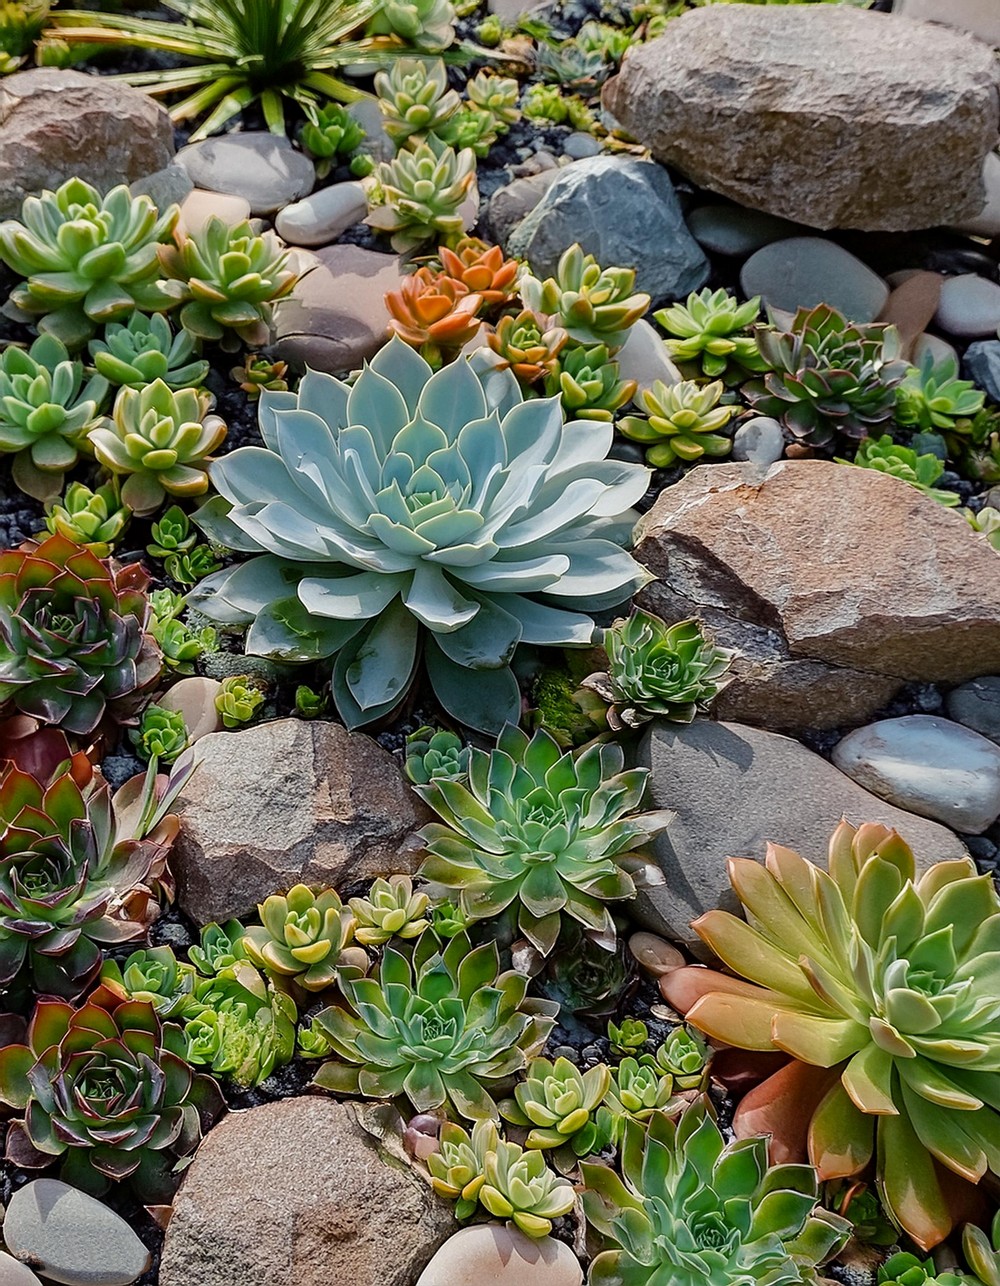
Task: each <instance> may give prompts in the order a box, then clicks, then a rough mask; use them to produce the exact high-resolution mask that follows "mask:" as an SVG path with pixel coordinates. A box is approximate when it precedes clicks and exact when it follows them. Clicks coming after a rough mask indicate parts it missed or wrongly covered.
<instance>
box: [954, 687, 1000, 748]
mask: <svg viewBox="0 0 1000 1286" xmlns="http://www.w3.org/2000/svg"><path fill="white" fill-rule="evenodd" d="M944 706H945V709H946V710H947V711H948V714H949V715H950V717H951V718H952V719H954V720H955V722H956V723H961V724H964V725H965V727H966V728H971V729H972V730H973V732H978V733H980V734H981V735H982V736H984V737H989V739H990V741H995V742H996V743H997V744H998V745H1000V675H998V674H984V675H983V676H982V678H979V679H971V680H970V681H969V682H968V683H963V684H961V685H960V686H959V687H957V688H953V689H952V691H951V692H949V693H948V695H947V697H946V698H945V702H944Z"/></svg>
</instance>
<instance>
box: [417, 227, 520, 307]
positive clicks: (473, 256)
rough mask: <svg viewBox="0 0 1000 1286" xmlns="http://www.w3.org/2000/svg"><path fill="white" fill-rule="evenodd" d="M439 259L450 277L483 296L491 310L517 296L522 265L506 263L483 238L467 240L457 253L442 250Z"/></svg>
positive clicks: (460, 245) (499, 252) (463, 241)
mask: <svg viewBox="0 0 1000 1286" xmlns="http://www.w3.org/2000/svg"><path fill="white" fill-rule="evenodd" d="M438 258H439V259H440V260H441V267H442V268H443V269H444V271H445V272H446V273H447V274H448V276H449V277H451V278H452V279H453V280H454V281H459V282H461V283H462V285H463V286H465V288H466V290H468V291H470V292H472V293H473V294H476V295H479V296H481V298H482V300H483V303H484V304H485V305H487V306H488V307H492V306H494V305H496V304H502V303H505V302H506V301H507V300H508V299H510V297H511V295H513V294H516V292H517V274H518V271H519V269H520V267H521V265H520V263H518V261H517V260H516V259H505V258H504V255H503V251H502V250H501V249H500V247H499V246H488V245H487V244H486V242H485V241H481V240H480V239H479V237H463V238H462V240H461V241H459V243H458V244H457V245H456V246H455V249H454V250H449V249H448V247H447V246H442V247H441V248H440V250H439V251H438Z"/></svg>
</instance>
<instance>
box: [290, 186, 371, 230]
mask: <svg viewBox="0 0 1000 1286" xmlns="http://www.w3.org/2000/svg"><path fill="white" fill-rule="evenodd" d="M367 213H368V198H367V197H366V196H365V190H364V188H363V187H362V186H361V184H360V183H334V184H332V185H331V186H330V187H328V188H321V189H320V190H319V192H313V193H311V194H310V195H309V196H307V197H303V199H302V200H301V201H296V202H295V203H294V204H293V205H286V206H285V208H284V209H283V210H279V211H278V217H277V219H276V220H275V223H274V227H275V231H276V232H277V234H278V236H279V237H281V239H282V240H283V241H287V242H288V244H289V245H293V246H328V245H329V244H330V243H331V242H332V241H336V240H337V238H338V237H339V236H340V235H341V233H343V232H346V231H347V229H348V228H349V227H351V225H352V224H355V223H360V222H361V220H362V219H363V218H364V217H365V215H366V214H367Z"/></svg>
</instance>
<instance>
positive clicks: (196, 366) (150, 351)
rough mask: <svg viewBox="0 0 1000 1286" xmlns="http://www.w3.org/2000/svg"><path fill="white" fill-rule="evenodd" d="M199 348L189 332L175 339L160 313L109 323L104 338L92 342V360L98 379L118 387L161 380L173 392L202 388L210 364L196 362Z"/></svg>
mask: <svg viewBox="0 0 1000 1286" xmlns="http://www.w3.org/2000/svg"><path fill="white" fill-rule="evenodd" d="M197 345H198V341H197V339H196V338H195V336H194V335H192V334H190V333H189V332H188V331H186V330H182V331H180V333H179V334H177V335H175V334H174V332H173V330H172V329H171V326H170V322H169V321H167V319H166V317H164V316H163V315H162V314H161V313H155V314H154V315H153V316H152V317H147V316H146V315H145V313H140V312H135V313H133V314H132V316H131V317H130V318H129V320H128V321H127V322H124V323H123V322H109V323H108V324H107V326H105V328H104V330H103V332H102V337H101V338H100V339H92V340H91V341H90V356H91V358H92V360H93V363H94V366H95V367H96V368H97V373H98V375H103V376H104V378H105V379H106V380H107V381H108V383H109V384H115V385H118V386H119V387H126V388H133V389H141V388H142V387H143V386H144V385H145V384H152V382H153V381H154V380H162V381H163V383H164V384H166V386H167V387H168V388H170V389H182V388H201V386H202V385H203V384H204V382H205V376H206V375H207V374H208V362H206V361H204V360H199V359H197V358H196V356H195V355H196V353H197ZM192 358H194V359H195V360H192Z"/></svg>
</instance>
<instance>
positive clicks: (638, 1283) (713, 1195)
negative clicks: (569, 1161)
mask: <svg viewBox="0 0 1000 1286" xmlns="http://www.w3.org/2000/svg"><path fill="white" fill-rule="evenodd" d="M583 1175H584V1181H585V1183H586V1192H585V1193H584V1209H585V1211H586V1214H587V1220H588V1222H589V1223H590V1224H591V1226H592V1227H593V1228H594V1229H595V1230H596V1231H597V1232H598V1233H599V1234H600V1236H601V1237H602V1238H603V1239H604V1242H605V1244H607V1245H608V1247H609V1248H608V1249H606V1250H603V1251H602V1252H601V1253H600V1254H599V1255H598V1256H597V1257H596V1259H594V1261H593V1262H592V1263H591V1265H590V1275H589V1277H588V1279H587V1280H588V1286H667V1284H668V1283H669V1286H702V1284H703V1283H704V1282H726V1283H727V1286H757V1284H758V1283H759V1284H760V1286H765V1284H766V1286H786V1284H790V1283H796V1282H809V1283H814V1282H816V1281H817V1275H816V1267H817V1266H818V1265H819V1264H821V1263H822V1262H823V1261H824V1260H826V1259H827V1258H828V1257H829V1256H830V1255H831V1254H833V1253H834V1251H836V1250H838V1249H839V1248H840V1247H841V1246H842V1245H843V1244H844V1242H845V1241H846V1240H847V1236H848V1233H849V1232H850V1227H851V1225H850V1224H849V1223H848V1222H847V1220H846V1219H842V1218H841V1217H840V1216H839V1215H836V1214H833V1213H831V1212H830V1211H827V1210H824V1209H823V1208H822V1207H820V1206H819V1204H818V1202H819V1184H818V1182H817V1179H816V1174H815V1171H813V1170H812V1168H811V1167H809V1166H802V1165H784V1166H772V1167H770V1168H769V1167H768V1162H767V1142H766V1140H764V1139H762V1138H756V1139H743V1140H740V1141H739V1142H736V1143H730V1144H726V1142H725V1140H724V1138H723V1136H722V1134H721V1132H720V1130H719V1127H718V1125H717V1124H716V1123H715V1121H714V1119H713V1118H712V1115H711V1113H710V1112H709V1111H708V1110H707V1107H706V1105H705V1102H704V1100H702V1101H700V1102H698V1103H695V1104H693V1105H692V1106H691V1107H689V1108H688V1109H687V1111H685V1112H684V1113H683V1115H682V1116H681V1117H680V1120H679V1121H678V1122H677V1123H676V1124H675V1123H674V1122H673V1121H672V1120H671V1119H670V1117H668V1116H666V1115H665V1114H664V1113H662V1112H654V1113H653V1114H652V1115H651V1116H650V1118H649V1122H648V1124H647V1125H646V1126H645V1127H643V1126H642V1125H640V1124H638V1123H636V1122H629V1123H628V1124H627V1125H626V1126H625V1139H624V1142H623V1145H622V1178H619V1177H618V1175H616V1174H615V1172H614V1171H613V1170H610V1169H608V1168H607V1167H606V1166H600V1165H595V1164H592V1163H584V1166H583Z"/></svg>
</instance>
